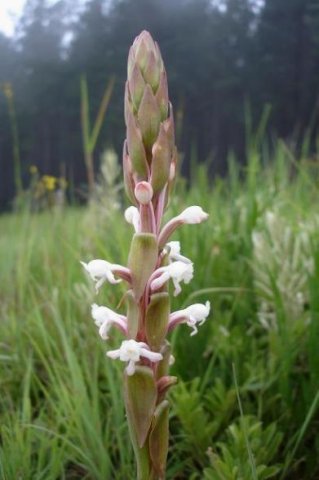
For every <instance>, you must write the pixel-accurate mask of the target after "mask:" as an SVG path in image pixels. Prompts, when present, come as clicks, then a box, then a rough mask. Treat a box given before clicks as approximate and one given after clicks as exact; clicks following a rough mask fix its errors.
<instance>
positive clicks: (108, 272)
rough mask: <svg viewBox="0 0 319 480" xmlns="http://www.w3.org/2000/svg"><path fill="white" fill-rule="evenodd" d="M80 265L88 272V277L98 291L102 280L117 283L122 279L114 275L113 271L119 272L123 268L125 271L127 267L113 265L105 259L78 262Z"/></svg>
mask: <svg viewBox="0 0 319 480" xmlns="http://www.w3.org/2000/svg"><path fill="white" fill-rule="evenodd" d="M80 263H81V265H82V266H83V267H84V268H85V270H86V271H87V272H88V273H89V275H90V277H91V278H92V280H94V282H96V284H95V290H96V292H98V291H99V288H100V287H101V286H102V285H103V283H104V282H106V281H108V282H110V283H113V284H115V283H119V282H121V281H122V280H120V279H118V280H116V278H115V277H114V273H113V272H116V273H119V272H120V271H122V270H123V272H126V271H127V269H125V268H124V267H121V266H120V265H115V264H112V263H109V262H107V261H106V260H91V262H89V263H84V262H80Z"/></svg>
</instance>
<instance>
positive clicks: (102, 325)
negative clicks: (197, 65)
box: [91, 303, 127, 340]
mask: <svg viewBox="0 0 319 480" xmlns="http://www.w3.org/2000/svg"><path fill="white" fill-rule="evenodd" d="M91 314H92V318H93V320H94V323H95V325H96V326H97V327H99V334H100V336H101V337H102V338H103V340H107V339H108V332H109V330H110V328H111V326H112V325H115V326H116V327H118V328H119V329H120V330H121V331H122V332H123V333H125V334H126V333H127V320H126V317H125V316H124V315H120V314H118V313H116V312H114V311H113V310H111V309H110V308H108V307H105V306H104V305H100V306H99V305H97V304H96V303H93V305H92V306H91Z"/></svg>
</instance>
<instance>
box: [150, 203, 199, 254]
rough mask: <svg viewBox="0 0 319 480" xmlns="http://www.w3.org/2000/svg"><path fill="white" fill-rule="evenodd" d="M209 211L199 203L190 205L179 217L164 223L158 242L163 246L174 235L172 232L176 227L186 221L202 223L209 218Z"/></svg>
mask: <svg viewBox="0 0 319 480" xmlns="http://www.w3.org/2000/svg"><path fill="white" fill-rule="evenodd" d="M207 218H208V213H206V212H204V210H203V209H202V208H201V207H198V206H197V205H193V206H192V207H188V208H186V209H185V210H183V211H182V213H180V214H179V215H177V217H173V218H172V219H171V220H170V221H169V222H167V224H166V225H164V227H163V229H162V230H161V232H160V234H159V238H158V244H159V246H160V247H161V248H162V247H163V246H164V245H165V243H167V240H168V239H169V237H170V236H171V235H172V233H173V232H174V231H175V230H176V228H178V227H180V226H181V225H184V224H185V223H188V224H195V223H201V222H203V221H204V220H207Z"/></svg>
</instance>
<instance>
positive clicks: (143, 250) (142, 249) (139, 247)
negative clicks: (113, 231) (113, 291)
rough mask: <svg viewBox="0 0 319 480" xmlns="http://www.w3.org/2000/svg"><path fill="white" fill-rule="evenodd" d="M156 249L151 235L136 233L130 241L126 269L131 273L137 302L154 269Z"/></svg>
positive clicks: (155, 242)
mask: <svg viewBox="0 0 319 480" xmlns="http://www.w3.org/2000/svg"><path fill="white" fill-rule="evenodd" d="M157 257H158V247H157V241H156V237H155V235H153V234H152V233H136V234H135V235H134V237H133V239H132V243H131V249H130V253H129V258H128V267H129V269H130V270H131V273H132V286H133V291H134V294H135V298H136V300H137V301H138V300H139V299H140V298H141V296H142V294H143V292H144V289H145V286H146V283H147V281H148V279H149V277H150V275H151V273H152V272H153V271H154V269H155V267H156V262H157Z"/></svg>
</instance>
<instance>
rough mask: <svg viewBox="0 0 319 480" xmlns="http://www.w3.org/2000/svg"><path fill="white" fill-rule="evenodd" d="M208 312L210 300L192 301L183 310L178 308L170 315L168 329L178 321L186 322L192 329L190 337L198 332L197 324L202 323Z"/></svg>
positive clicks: (178, 322)
mask: <svg viewBox="0 0 319 480" xmlns="http://www.w3.org/2000/svg"><path fill="white" fill-rule="evenodd" d="M209 313H210V302H209V301H207V302H206V303H205V304H203V303H194V305H190V306H189V307H187V308H185V309H184V310H179V311H177V312H174V313H172V314H171V315H170V320H169V324H168V330H169V331H170V330H172V329H173V328H174V327H175V326H176V325H178V324H180V323H186V324H187V325H188V326H189V327H191V328H192V329H193V331H192V332H191V334H190V335H191V337H192V336H193V335H196V333H197V332H198V329H197V324H198V325H203V323H204V322H205V321H206V319H207V317H208V315H209Z"/></svg>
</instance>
